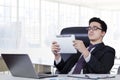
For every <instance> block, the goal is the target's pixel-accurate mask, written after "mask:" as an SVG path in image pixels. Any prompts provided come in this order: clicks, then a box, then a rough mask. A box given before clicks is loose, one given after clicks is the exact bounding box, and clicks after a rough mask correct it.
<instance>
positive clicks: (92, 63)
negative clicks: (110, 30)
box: [51, 17, 115, 74]
mask: <svg viewBox="0 0 120 80" xmlns="http://www.w3.org/2000/svg"><path fill="white" fill-rule="evenodd" d="M87 30H88V37H89V40H90V43H91V44H90V46H91V45H92V48H91V49H90V46H88V47H85V45H84V43H83V41H82V40H74V41H73V43H74V44H73V46H74V47H75V49H76V50H77V51H78V52H77V54H74V55H72V56H70V58H69V59H68V60H67V61H64V60H63V59H62V57H61V55H60V53H59V51H60V47H59V44H58V43H57V42H56V41H54V42H53V43H52V46H51V50H52V52H53V53H54V55H55V61H54V65H55V66H56V68H57V70H58V71H59V72H60V74H81V73H83V74H89V73H92V74H108V73H110V70H111V68H112V66H113V65H114V58H115V50H114V49H113V48H112V47H110V46H107V45H105V44H104V42H103V37H104V36H105V34H106V31H107V25H106V23H105V22H104V21H103V20H101V19H100V18H97V17H93V18H91V19H90V20H89V27H88V28H87ZM89 49H90V50H89ZM82 58H83V60H82V62H80V63H78V62H79V61H80V60H81V59H82ZM81 63H82V67H81V66H79V67H78V68H76V67H77V65H81ZM76 69H77V71H78V72H75V70H76Z"/></svg>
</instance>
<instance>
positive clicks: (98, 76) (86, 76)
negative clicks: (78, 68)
mask: <svg viewBox="0 0 120 80" xmlns="http://www.w3.org/2000/svg"><path fill="white" fill-rule="evenodd" d="M68 77H72V78H83V79H94V80H98V79H108V78H115V75H112V74H83V75H68Z"/></svg>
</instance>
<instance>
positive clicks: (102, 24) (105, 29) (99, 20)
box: [89, 17, 107, 32]
mask: <svg viewBox="0 0 120 80" xmlns="http://www.w3.org/2000/svg"><path fill="white" fill-rule="evenodd" d="M91 22H98V23H100V24H101V28H102V31H105V32H106V31H107V24H106V23H105V22H104V21H103V20H101V19H100V18H97V17H93V18H91V19H90V20H89V25H90V23H91Z"/></svg>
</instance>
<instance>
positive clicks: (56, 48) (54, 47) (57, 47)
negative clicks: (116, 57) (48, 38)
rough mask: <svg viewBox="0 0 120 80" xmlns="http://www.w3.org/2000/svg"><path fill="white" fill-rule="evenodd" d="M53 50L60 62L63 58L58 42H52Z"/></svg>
mask: <svg viewBox="0 0 120 80" xmlns="http://www.w3.org/2000/svg"><path fill="white" fill-rule="evenodd" d="M51 50H52V52H53V53H54V55H55V60H58V59H59V58H60V57H61V55H60V53H59V51H60V47H59V45H58V44H57V42H56V41H54V42H52V46H51Z"/></svg>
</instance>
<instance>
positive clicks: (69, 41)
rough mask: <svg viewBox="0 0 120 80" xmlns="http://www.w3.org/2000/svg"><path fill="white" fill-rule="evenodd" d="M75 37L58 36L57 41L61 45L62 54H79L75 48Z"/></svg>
mask: <svg viewBox="0 0 120 80" xmlns="http://www.w3.org/2000/svg"><path fill="white" fill-rule="evenodd" d="M73 40H75V36H74V35H57V36H56V41H57V43H58V44H59V45H60V48H61V50H60V53H63V54H64V53H68V54H70V53H75V54H76V53H77V50H76V49H75V48H74V46H73Z"/></svg>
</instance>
